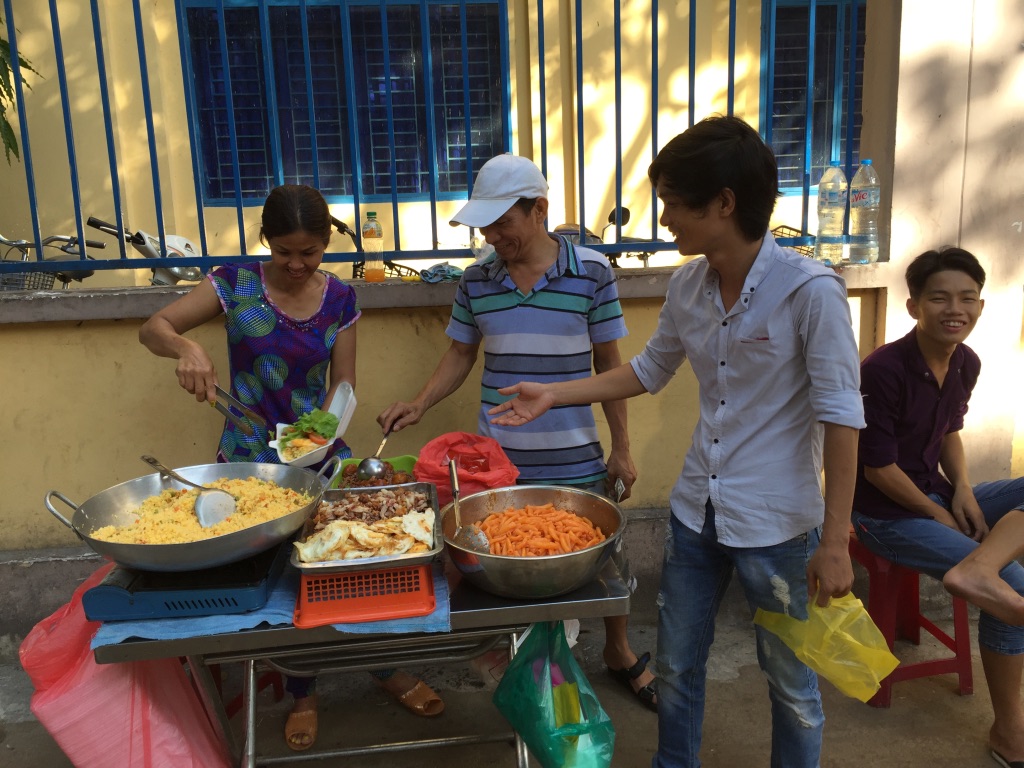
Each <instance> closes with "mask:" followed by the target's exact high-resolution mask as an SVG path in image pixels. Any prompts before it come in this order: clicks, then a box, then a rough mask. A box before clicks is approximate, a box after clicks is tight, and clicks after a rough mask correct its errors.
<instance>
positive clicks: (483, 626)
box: [95, 561, 629, 768]
mask: <svg viewBox="0 0 1024 768" xmlns="http://www.w3.org/2000/svg"><path fill="white" fill-rule="evenodd" d="M446 576H447V578H448V583H449V589H450V593H451V600H450V608H451V632H441V633H422V634H358V635H357V634H346V633H342V632H338V631H337V630H335V629H333V628H331V627H320V628H317V629H297V628H295V627H292V626H287V627H270V628H265V629H249V630H241V631H238V632H232V633H229V634H223V635H208V636H203V637H191V638H182V639H175V640H136V639H132V640H127V641H124V642H122V643H118V644H117V645H107V646H102V647H99V648H97V649H96V651H95V657H96V661H97V662H98V663H100V664H109V663H116V662H122V661H141V660H146V659H161V658H172V657H182V656H184V657H187V658H188V662H189V666H190V668H191V669H192V673H193V675H194V676H195V679H196V681H197V683H198V689H199V693H200V696H201V698H202V700H203V704H204V706H205V707H206V709H207V712H208V713H209V714H210V716H211V719H212V720H213V721H214V722H217V723H219V724H220V727H221V730H222V731H223V733H224V736H225V739H226V740H227V743H228V745H229V748H230V749H231V752H232V755H233V756H234V757H235V759H236V762H237V764H238V765H241V766H242V767H243V768H254V766H257V765H271V764H274V763H283V762H294V761H295V760H296V759H298V756H297V755H296V756H289V757H283V758H271V757H263V758H259V757H258V756H257V755H256V733H255V731H256V693H257V686H256V663H257V662H261V663H264V664H266V665H268V666H270V667H272V668H274V669H277V670H279V671H281V672H284V673H287V674H291V675H298V676H303V675H305V676H309V675H314V674H318V673H320V672H339V671H349V670H370V669H380V668H382V667H399V666H409V665H421V664H424V663H440V662H458V661H466V660H469V659H472V658H475V657H476V656H479V655H480V654H482V653H485V652H487V651H488V650H491V649H493V648H495V647H504V646H507V647H509V648H510V649H511V648H512V647H513V646H514V643H515V641H516V638H517V637H518V635H519V634H520V633H521V632H523V631H524V630H525V629H526V627H528V626H529V625H530V624H532V623H534V622H538V621H557V620H559V619H570V618H579V619H586V618H599V617H604V616H620V615H623V614H626V613H628V612H629V590H628V589H627V587H626V584H625V583H624V582H623V579H622V577H621V575H620V574H619V571H618V569H617V568H616V566H615V564H614V563H613V562H611V561H609V562H608V563H607V564H606V565H605V567H604V569H603V570H602V571H601V573H600V574H599V575H598V577H597V578H596V579H594V581H592V582H591V583H590V584H588V585H587V586H585V587H583V588H581V589H578V590H576V591H575V592H572V593H570V594H568V595H563V596H561V597H555V598H550V599H547V600H510V599H508V598H503V597H496V596H494V595H491V594H488V593H486V592H482V591H480V590H479V589H477V588H476V587H474V586H472V585H471V584H469V583H467V582H464V581H463V580H462V579H461V577H460V576H459V574H458V573H457V572H456V571H454V569H452V568H449V569H448V571H447V572H446ZM228 662H242V663H243V669H244V678H243V699H244V702H245V729H244V733H243V736H242V739H243V740H242V743H241V744H238V742H237V740H236V739H235V738H234V735H233V733H232V730H231V726H230V723H229V721H228V718H227V714H226V713H225V711H224V704H223V702H222V701H221V697H220V696H219V694H218V693H217V689H216V686H215V684H214V681H213V676H212V675H211V673H210V670H209V666H210V665H213V664H224V663H228ZM512 739H514V740H515V745H516V749H515V753H516V762H517V765H518V766H519V768H526V766H527V765H528V758H527V752H526V747H525V745H524V744H523V742H522V740H521V739H520V738H519V736H518V734H513V733H512V732H511V731H510V732H508V733H506V734H500V735H497V736H495V735H489V736H482V735H479V734H468V735H465V736H455V737H445V738H437V739H421V740H417V741H404V742H393V743H389V744H378V745H373V746H369V747H355V748H351V749H335V750H331V751H329V752H328V751H323V752H312V751H311V752H303V753H302V759H305V758H307V757H309V758H312V757H314V756H315V757H345V756H353V755H359V754H368V753H376V752H398V751H407V750H409V749H412V748H427V747H442V746H455V745H465V744H479V743H483V742H488V741H498V740H512Z"/></svg>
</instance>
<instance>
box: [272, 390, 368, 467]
mask: <svg viewBox="0 0 1024 768" xmlns="http://www.w3.org/2000/svg"><path fill="white" fill-rule="evenodd" d="M355 410H356V393H355V392H353V391H352V385H351V384H349V383H348V382H347V381H343V382H342V383H341V386H339V387H338V391H337V392H335V394H334V398H333V399H332V400H331V404H330V405H329V406H328V407H327V411H328V412H330V413H333V414H334V415H335V416H337V417H338V429H337V430H335V432H334V438H335V439H337V438H339V437H341V436H342V435H344V434H345V430H346V429H348V425H349V422H350V421H352V414H353V413H354V412H355ZM290 426H291V424H278V425H277V438H276V439H275V440H271V441H270V442H269V443H268V445H269V446H270V447H271V448H274V449H275V450H276V451H277V458H278V461H280V462H281V463H282V464H288V465H289V466H292V467H309V466H312V465H313V464H317V463H319V462H321V461H323V460H324V458H325V457H326V456H327V454H328V452H329V451H330V450H331V445H333V443H334V441H333V440H332V441H331V442H329V443H327V445H321V446H320V447H319V448H317V449H315V450H312V451H310V452H309V453H305V454H303V455H302V456H299V458H297V459H292V460H291V461H285V458H284V454H283V453H282V452H281V447H280V445H279V442H280V440H281V438H282V437H283V436H284V433H285V430H286V429H288V427H290Z"/></svg>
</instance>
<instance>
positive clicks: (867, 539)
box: [853, 510, 978, 581]
mask: <svg viewBox="0 0 1024 768" xmlns="http://www.w3.org/2000/svg"><path fill="white" fill-rule="evenodd" d="M853 522H854V529H855V531H856V534H857V538H858V539H859V540H860V542H861V544H863V545H864V546H865V547H867V548H868V549H869V550H871V551H872V552H874V553H875V554H876V555H878V556H879V557H884V558H885V559H887V560H891V561H892V562H894V563H896V564H897V565H902V566H905V567H907V568H912V569H913V570H915V571H918V572H920V573H924V574H927V575H928V576H931V577H932V578H934V579H939V580H940V581H941V579H942V577H943V576H945V575H946V572H947V571H948V570H949V569H950V568H952V567H953V566H954V565H956V564H957V563H959V562H960V561H961V560H963V559H964V558H965V557H967V556H968V555H969V554H970V553H971V552H973V551H974V550H975V549H976V548H977V546H978V542H976V541H974V540H973V539H972V538H970V537H969V536H965V535H964V534H963V533H961V532H960V531H958V530H955V529H953V528H949V527H947V526H945V525H943V524H942V523H939V522H936V521H935V520H932V519H931V518H925V517H911V518H902V519H900V520H880V519H877V518H872V517H868V516H867V515H862V514H859V513H858V512H857V511H856V510H855V511H854V513H853Z"/></svg>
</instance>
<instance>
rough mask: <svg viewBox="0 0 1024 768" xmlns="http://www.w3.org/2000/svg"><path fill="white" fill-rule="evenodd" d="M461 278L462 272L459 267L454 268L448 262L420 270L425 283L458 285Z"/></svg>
mask: <svg viewBox="0 0 1024 768" xmlns="http://www.w3.org/2000/svg"><path fill="white" fill-rule="evenodd" d="M460 277H462V270H461V269H460V268H459V267H453V266H452V265H451V264H449V263H448V262H447V261H442V262H441V263H440V264H435V265H434V266H432V267H427V268H426V269H421V270H420V279H421V280H422V281H423V282H425V283H443V282H452V283H457V282H458V281H459V278H460Z"/></svg>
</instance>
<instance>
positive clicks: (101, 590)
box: [82, 542, 291, 621]
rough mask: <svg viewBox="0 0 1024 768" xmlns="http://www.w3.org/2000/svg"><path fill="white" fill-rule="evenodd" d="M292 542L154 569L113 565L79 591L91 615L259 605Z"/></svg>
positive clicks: (159, 615) (157, 614) (117, 617)
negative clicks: (217, 561)
mask: <svg viewBox="0 0 1024 768" xmlns="http://www.w3.org/2000/svg"><path fill="white" fill-rule="evenodd" d="M290 551H291V542H284V543H283V544H281V545H278V546H276V547H271V548H270V549H268V550H265V551H263V552H261V553H259V554H257V555H253V556H252V557H249V558H246V559H245V560H240V561H238V562H237V563H229V564H227V565H220V566H217V567H216V568H206V569H204V570H201V571H182V572H176V573H158V572H156V571H136V570H132V569H130V568H122V567H120V566H119V567H117V568H114V569H113V570H112V571H111V572H110V573H109V574H107V577H106V578H105V579H103V581H101V582H100V583H99V584H97V585H96V586H95V587H93V588H92V589H90V590H87V591H86V592H85V594H84V595H82V607H83V608H84V609H85V617H86V618H87V619H89V620H90V621H123V620H130V619H166V618H174V617H182V616H213V615H217V614H226V613H245V612H246V611H254V610H256V609H257V608H262V607H263V606H264V605H265V604H266V602H267V598H268V596H269V595H270V590H271V589H272V588H273V586H274V583H275V582H276V581H277V577H278V576H279V575H280V574H281V571H282V570H283V569H284V565H285V563H286V562H287V560H288V555H289V553H290Z"/></svg>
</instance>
